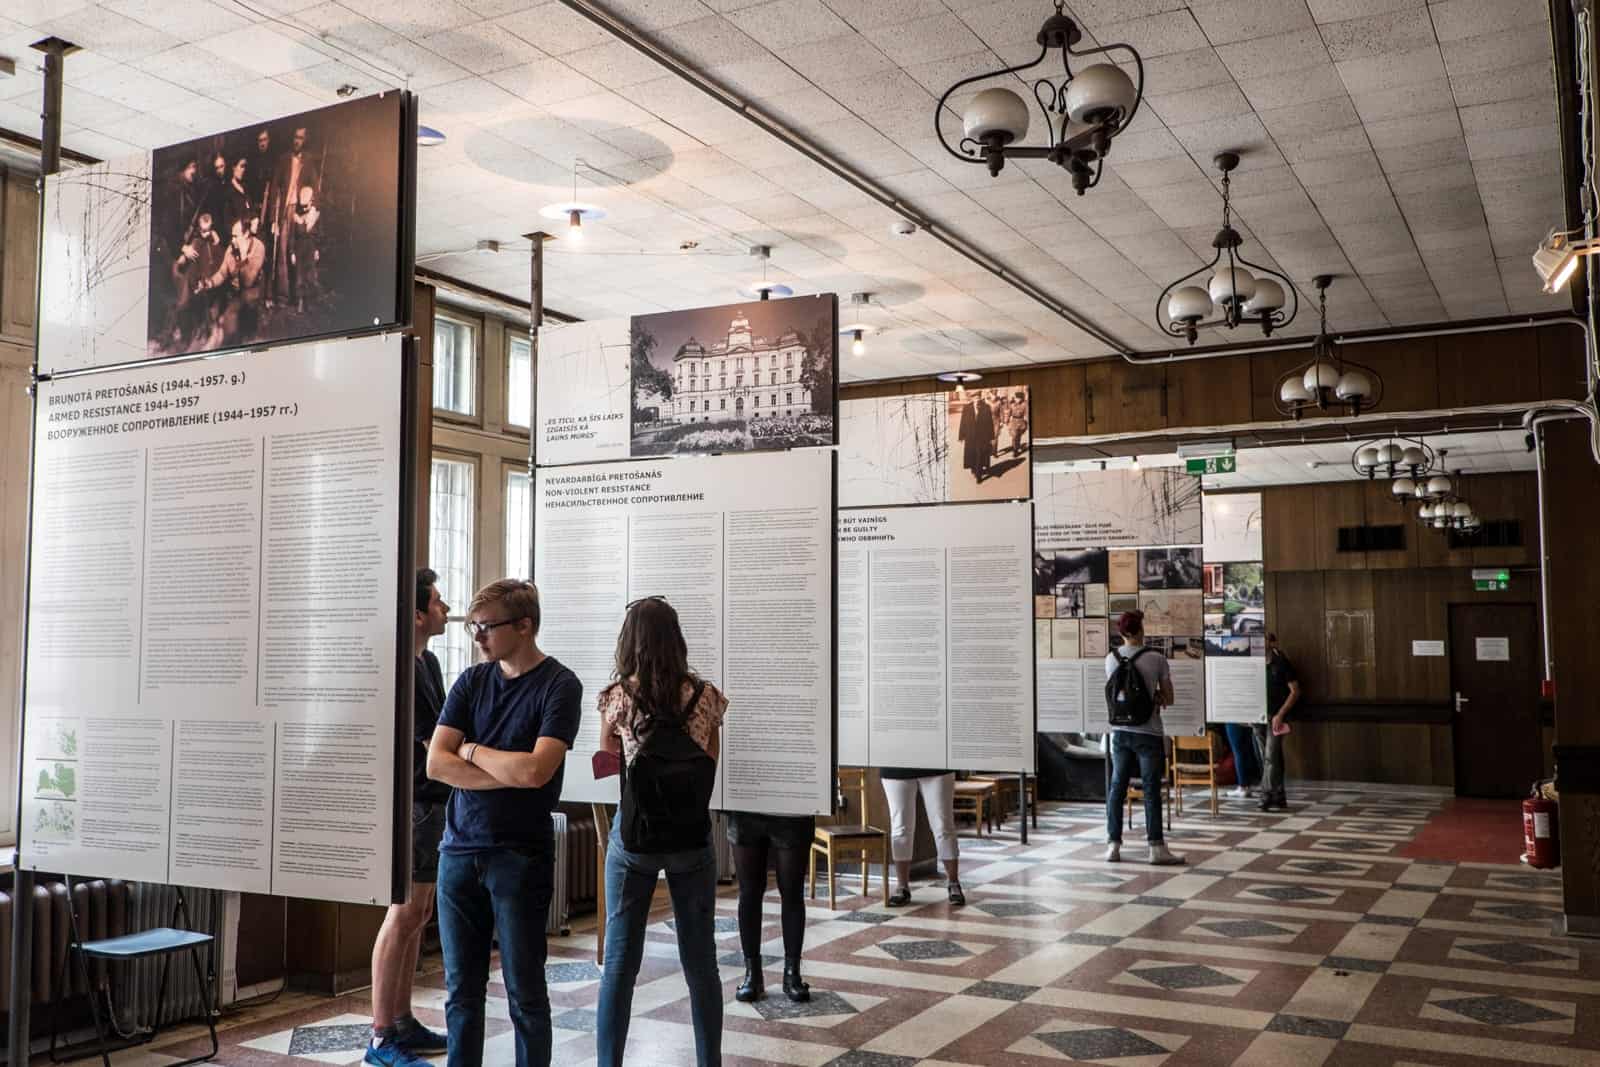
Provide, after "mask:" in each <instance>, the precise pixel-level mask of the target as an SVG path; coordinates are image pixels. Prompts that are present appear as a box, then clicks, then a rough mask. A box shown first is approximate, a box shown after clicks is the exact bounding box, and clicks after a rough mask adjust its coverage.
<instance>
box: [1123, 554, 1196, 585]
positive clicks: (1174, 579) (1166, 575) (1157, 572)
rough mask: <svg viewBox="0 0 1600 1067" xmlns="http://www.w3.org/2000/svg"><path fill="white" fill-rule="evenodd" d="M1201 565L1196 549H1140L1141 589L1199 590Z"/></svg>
mask: <svg viewBox="0 0 1600 1067" xmlns="http://www.w3.org/2000/svg"><path fill="white" fill-rule="evenodd" d="M1203 576H1204V568H1203V567H1202V566H1201V565H1200V550H1199V549H1198V548H1141V549H1140V550H1139V588H1140V589H1199V588H1200V585H1201V579H1202V577H1203Z"/></svg>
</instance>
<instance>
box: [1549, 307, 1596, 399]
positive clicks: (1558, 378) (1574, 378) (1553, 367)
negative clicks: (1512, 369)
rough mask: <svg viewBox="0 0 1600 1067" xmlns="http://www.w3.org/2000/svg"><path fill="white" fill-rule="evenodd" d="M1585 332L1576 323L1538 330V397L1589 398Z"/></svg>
mask: <svg viewBox="0 0 1600 1067" xmlns="http://www.w3.org/2000/svg"><path fill="white" fill-rule="evenodd" d="M1584 355H1585V349H1584V339H1583V330H1582V329H1581V328H1579V327H1578V326H1577V325H1576V324H1574V325H1566V326H1562V325H1556V326H1542V327H1540V328H1539V395H1540V396H1541V397H1562V398H1565V399H1567V400H1582V399H1583V398H1584V397H1585V396H1587V395H1588V391H1587V384H1586V383H1587V378H1586V376H1585V375H1584V371H1583V364H1584Z"/></svg>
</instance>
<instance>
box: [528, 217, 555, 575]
mask: <svg viewBox="0 0 1600 1067" xmlns="http://www.w3.org/2000/svg"><path fill="white" fill-rule="evenodd" d="M522 236H523V237H525V238H526V239H527V240H528V241H530V242H532V244H533V251H532V253H531V254H530V256H529V259H528V376H529V377H530V378H531V379H532V380H531V381H530V382H529V383H528V396H529V397H530V399H531V403H529V405H528V411H529V412H530V414H531V419H532V422H533V425H532V426H530V427H528V493H529V495H530V496H532V495H533V494H535V493H537V492H538V471H537V467H538V462H539V460H538V452H539V327H541V326H543V325H544V243H545V242H546V241H551V240H554V238H553V237H552V236H551V235H550V234H548V233H545V232H544V231H543V230H534V231H533V232H532V233H525V234H523V235H522ZM534 510H536V505H535V504H532V503H530V506H529V512H530V513H531V512H533V511H534ZM528 577H529V578H532V577H533V537H532V531H529V537H528Z"/></svg>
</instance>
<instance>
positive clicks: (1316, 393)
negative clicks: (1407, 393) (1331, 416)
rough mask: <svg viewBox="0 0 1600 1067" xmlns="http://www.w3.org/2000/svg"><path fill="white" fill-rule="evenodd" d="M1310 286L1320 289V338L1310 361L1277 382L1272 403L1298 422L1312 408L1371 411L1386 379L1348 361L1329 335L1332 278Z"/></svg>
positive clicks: (1355, 412) (1316, 280) (1314, 281)
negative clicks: (1329, 303) (1329, 289)
mask: <svg viewBox="0 0 1600 1067" xmlns="http://www.w3.org/2000/svg"><path fill="white" fill-rule="evenodd" d="M1311 284H1313V285H1315V286H1316V287H1317V339H1316V340H1315V341H1313V342H1312V344H1311V359H1310V360H1308V361H1307V362H1305V363H1302V364H1300V365H1299V366H1298V367H1296V368H1295V369H1293V370H1291V371H1290V372H1289V373H1288V374H1285V375H1284V376H1283V377H1281V378H1279V379H1278V389H1277V392H1275V393H1274V394H1273V402H1274V403H1276V404H1277V406H1278V410H1279V411H1280V412H1282V413H1283V414H1285V415H1288V416H1290V417H1291V418H1295V419H1298V418H1300V416H1302V415H1304V414H1305V413H1306V412H1307V411H1310V410H1311V409H1313V408H1315V409H1317V410H1318V411H1321V412H1324V413H1327V412H1330V411H1331V412H1333V413H1335V414H1337V413H1340V412H1342V413H1344V414H1346V415H1352V416H1353V415H1359V414H1361V413H1362V412H1363V411H1371V410H1372V409H1373V408H1375V407H1377V406H1378V402H1379V401H1380V400H1382V399H1383V379H1382V378H1381V377H1379V376H1378V372H1377V371H1375V370H1373V369H1372V368H1371V367H1367V366H1363V365H1362V364H1360V363H1357V362H1355V361H1354V360H1348V359H1345V358H1344V353H1343V352H1342V351H1341V350H1340V348H1339V346H1338V345H1337V344H1335V343H1334V341H1333V338H1331V337H1329V336H1328V286H1330V285H1332V284H1333V275H1331V274H1319V275H1317V276H1316V277H1315V278H1313V279H1311Z"/></svg>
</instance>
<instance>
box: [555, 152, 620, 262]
mask: <svg viewBox="0 0 1600 1067" xmlns="http://www.w3.org/2000/svg"><path fill="white" fill-rule="evenodd" d="M581 166H583V160H581V159H574V160H573V161H572V199H571V200H565V201H562V202H561V203H559V204H546V205H545V206H544V207H542V208H540V209H539V215H540V216H541V217H542V218H547V219H555V220H557V221H561V220H565V221H566V224H567V229H566V232H565V233H564V234H563V235H562V238H563V240H565V241H568V242H570V243H572V244H580V243H582V241H583V224H584V223H585V222H597V221H599V220H600V219H603V218H605V217H606V213H605V210H604V209H603V208H599V207H596V206H595V205H594V204H587V203H584V202H583V201H581V200H579V199H578V168H579V167H581Z"/></svg>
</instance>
